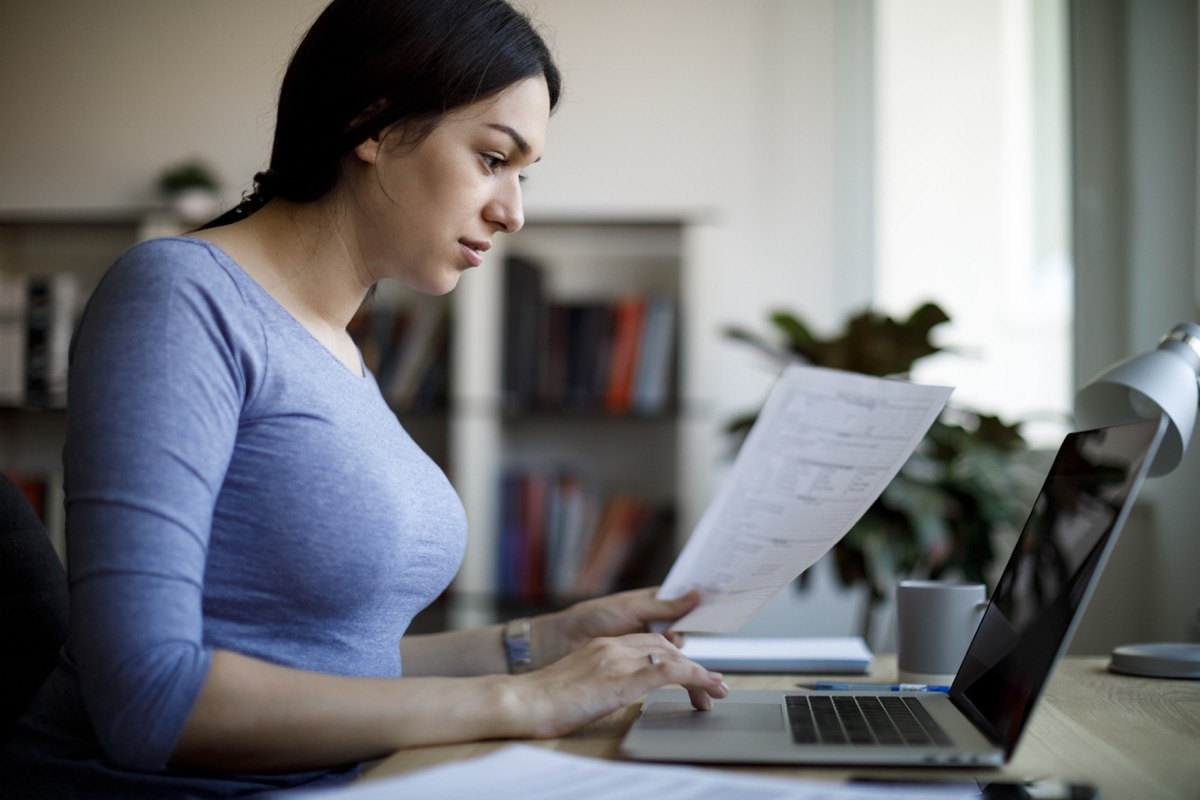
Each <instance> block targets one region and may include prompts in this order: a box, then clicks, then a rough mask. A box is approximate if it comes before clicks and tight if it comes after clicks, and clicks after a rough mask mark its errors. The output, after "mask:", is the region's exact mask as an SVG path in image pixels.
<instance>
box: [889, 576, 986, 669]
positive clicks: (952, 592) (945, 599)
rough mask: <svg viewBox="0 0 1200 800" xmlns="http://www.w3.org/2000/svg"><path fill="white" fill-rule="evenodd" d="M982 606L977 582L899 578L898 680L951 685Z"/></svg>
mask: <svg viewBox="0 0 1200 800" xmlns="http://www.w3.org/2000/svg"><path fill="white" fill-rule="evenodd" d="M985 608H987V588H986V587H985V586H984V585H983V584H982V583H956V582H952V581H900V584H899V585H898V586H897V587H896V665H897V667H898V668H899V673H900V674H899V679H900V682H901V683H927V684H936V685H943V684H949V683H952V682H953V680H954V675H955V673H956V672H958V668H959V666H960V665H961V664H962V660H963V654H964V653H966V652H967V646H968V645H969V644H970V643H971V638H972V637H973V636H974V635H975V629H976V628H978V627H979V620H980V619H981V618H982V617H983V610H984V609H985Z"/></svg>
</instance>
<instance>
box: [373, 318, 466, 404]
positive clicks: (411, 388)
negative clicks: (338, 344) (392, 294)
mask: <svg viewBox="0 0 1200 800" xmlns="http://www.w3.org/2000/svg"><path fill="white" fill-rule="evenodd" d="M447 317H448V314H447V306H446V303H445V302H441V301H439V300H434V299H431V300H429V301H428V302H422V303H418V304H415V305H412V306H403V307H401V306H396V305H393V304H390V303H378V304H374V303H368V304H366V305H364V307H363V308H362V309H360V310H359V312H358V314H357V315H355V317H354V319H353V321H352V322H351V323H350V327H349V331H350V335H351V336H352V337H353V338H354V341H355V343H356V344H357V345H358V348H359V350H360V351H361V352H362V356H363V362H364V364H365V365H366V367H367V369H369V370H371V372H372V373H373V374H374V375H375V379H376V381H377V382H378V383H379V389H380V391H381V392H382V393H383V396H384V397H385V398H386V399H387V401H388V404H389V405H391V406H392V408H394V409H396V410H399V411H430V410H435V409H442V408H445V407H446V404H447V387H448V385H449V383H448V380H449V370H450V344H449V339H450V325H449V320H448V318H447Z"/></svg>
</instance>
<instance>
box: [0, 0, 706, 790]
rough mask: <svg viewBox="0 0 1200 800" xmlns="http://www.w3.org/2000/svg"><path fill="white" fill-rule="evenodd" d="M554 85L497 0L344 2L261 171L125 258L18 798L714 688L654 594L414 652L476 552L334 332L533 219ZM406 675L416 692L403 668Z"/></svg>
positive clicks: (196, 783) (263, 768) (83, 395)
mask: <svg viewBox="0 0 1200 800" xmlns="http://www.w3.org/2000/svg"><path fill="white" fill-rule="evenodd" d="M558 95H559V73H558V71H557V69H556V68H555V66H554V64H553V62H552V60H551V57H550V55H549V53H548V51H547V48H546V46H545V44H544V42H543V41H542V39H541V38H540V37H539V35H538V34H537V33H536V32H535V30H534V29H533V28H532V26H531V25H530V23H529V22H528V21H527V20H526V19H525V18H524V17H523V16H522V15H520V14H519V13H517V12H516V11H514V10H513V9H512V8H511V7H510V6H509V5H508V4H507V3H505V2H504V1H503V0H334V2H333V3H332V4H331V5H329V6H328V7H327V8H326V9H325V11H324V12H323V13H322V14H321V15H320V17H319V18H318V19H317V20H316V22H315V23H314V25H313V26H312V28H311V30H310V31H309V32H308V34H307V35H306V36H305V38H304V39H303V41H302V42H301V44H300V45H299V47H298V49H297V50H296V53H295V55H294V57H293V59H292V62H291V64H290V66H289V68H288V71H287V73H286V75H285V77H284V81H283V85H282V88H281V93H280V99H279V113H278V120H277V126H276V131H275V141H274V146H273V150H272V155H271V162H270V168H269V169H268V170H267V171H266V172H264V173H260V174H259V175H258V176H256V191H255V193H254V195H252V196H251V198H250V199H249V200H247V201H246V202H245V203H243V204H242V205H241V206H239V207H238V208H237V209H235V210H234V211H233V212H231V214H229V215H227V216H226V217H225V218H223V219H221V220H218V221H217V222H216V223H215V224H214V225H212V226H209V227H206V228H205V229H204V230H202V231H199V232H197V233H195V234H193V235H191V236H184V237H177V238H172V239H163V240H157V241H151V242H147V243H143V244H141V245H138V246H136V247H134V248H132V249H131V250H130V251H129V252H127V253H126V254H125V255H123V256H122V257H121V258H120V259H119V260H118V261H117V262H116V264H114V265H113V267H112V268H111V269H110V270H109V272H108V273H107V275H106V276H105V278H104V280H103V281H102V283H101V285H100V286H99V287H98V289H97V290H96V292H95V293H94V295H93V296H92V298H91V300H90V302H89V305H88V308H87V310H86V312H85V314H84V317H83V319H82V321H81V323H80V328H79V330H78V333H77V336H76V340H75V342H74V345H73V349H72V367H71V380H70V398H69V408H70V412H69V418H68V432H67V444H66V448H65V450H64V455H63V458H64V466H65V485H66V493H67V500H66V502H67V515H68V516H67V520H68V521H67V527H68V538H69V543H70V544H69V546H70V564H71V593H72V598H71V599H72V602H71V638H70V641H69V644H68V645H67V647H66V649H65V653H64V657H63V658H62V660H61V663H60V664H59V666H58V667H57V669H56V670H55V672H54V673H53V674H52V675H51V677H50V678H49V679H48V680H47V682H46V684H45V685H44V686H43V688H42V691H41V692H40V693H39V695H38V696H37V698H35V700H34V703H33V705H32V707H31V709H30V711H29V712H28V713H27V714H26V716H25V718H24V720H23V721H22V723H21V725H20V727H19V729H18V731H17V733H16V735H15V736H14V738H13V739H12V740H11V741H10V742H9V744H8V745H7V747H6V749H5V750H4V751H3V754H2V755H0V795H3V796H5V797H8V796H12V797H38V798H52V797H71V796H74V797H121V798H133V797H146V796H188V797H192V796H205V797H209V796H212V797H217V796H231V795H235V794H237V795H241V794H246V793H253V792H255V791H264V790H271V789H278V788H281V787H292V786H298V785H317V784H322V783H327V782H331V781H338V780H345V779H347V778H348V777H350V776H352V775H353V774H355V765H356V764H357V763H358V762H361V761H363V760H365V759H370V758H373V757H377V756H381V755H385V754H387V753H388V752H390V751H393V750H396V749H398V748H402V747H408V746H413V745H423V744H435V743H441V742H453V741H462V740H471V739H486V738H507V737H540V736H555V735H559V734H564V733H566V732H568V731H571V730H572V729H574V728H576V727H578V726H580V725H583V724H585V723H587V722H589V721H591V720H594V719H597V718H598V717H600V716H602V715H604V714H606V713H608V712H610V711H612V710H614V709H616V708H618V707H620V706H622V705H624V704H627V703H629V702H632V701H633V700H636V699H637V698H638V697H639V696H640V695H642V694H643V693H644V692H646V691H648V690H650V689H653V688H656V687H658V686H661V685H664V684H667V683H679V684H682V685H684V686H685V687H687V688H688V690H689V692H690V694H691V696H692V700H693V704H694V705H695V706H696V707H697V708H701V709H703V708H707V707H709V706H710V705H711V702H712V701H711V698H712V697H722V696H724V695H725V694H726V693H727V691H728V690H727V688H726V687H725V685H724V684H723V683H722V680H721V676H720V675H718V674H715V673H710V672H708V671H706V670H704V669H702V668H701V667H700V666H698V665H696V664H694V663H692V662H690V661H688V660H687V659H685V658H683V657H682V656H681V655H680V653H679V651H678V650H677V649H676V648H675V646H674V644H673V643H672V641H670V640H668V639H667V638H665V637H663V636H661V635H658V634H652V633H648V632H647V630H648V629H649V626H650V625H651V623H653V622H656V621H667V620H671V619H675V618H677V617H679V616H680V615H682V614H683V613H686V612H687V611H688V610H690V609H691V608H692V607H693V606H694V605H695V603H696V599H695V598H694V597H693V598H688V599H685V600H682V601H676V602H660V601H657V600H655V599H654V595H653V590H645V591H635V592H628V593H623V594H619V595H614V596H611V597H608V598H602V599H598V600H593V601H589V602H584V603H581V604H578V605H576V606H573V607H571V608H568V609H566V610H565V611H562V612H559V613H556V614H550V615H546V616H542V617H537V618H534V619H532V620H528V621H521V622H519V623H518V624H516V625H513V626H508V627H507V628H505V627H501V626H494V627H490V628H485V629H480V630H467V631H454V632H447V633H442V634H435V635H429V636H406V637H404V638H401V636H402V634H403V633H404V631H405V629H406V627H407V626H408V624H409V622H410V621H411V620H412V618H413V616H414V615H415V614H416V613H417V612H418V611H420V610H421V609H422V608H424V607H425V606H426V605H428V604H429V603H430V602H431V601H432V600H433V599H435V598H436V597H437V596H438V595H439V594H440V593H441V591H442V590H443V589H444V588H445V587H446V586H447V585H448V583H449V581H450V580H451V578H452V576H453V575H454V573H455V571H456V570H457V568H458V566H459V563H460V561H461V558H462V555H463V551H464V547H465V539H466V524H465V519H464V514H463V509H462V506H461V504H460V503H459V501H458V498H457V496H456V495H455V493H454V491H453V489H452V488H451V487H450V485H449V484H448V482H447V481H446V479H445V477H444V475H443V474H442V473H441V472H440V471H439V470H438V468H437V467H436V466H435V465H434V464H433V463H432V461H431V460H430V459H429V458H428V457H427V456H425V454H423V453H422V452H421V451H420V450H419V449H418V448H417V446H416V445H415V444H414V443H413V441H412V440H411V439H410V438H409V437H408V435H407V434H406V433H405V432H404V430H403V429H402V428H401V427H400V425H399V424H398V422H397V421H396V418H395V416H394V415H393V414H392V412H391V411H390V410H389V409H388V407H387V405H386V403H385V402H384V401H383V399H382V397H381V396H380V393H379V389H378V386H377V385H376V384H375V381H374V379H373V377H372V376H371V375H370V374H369V373H366V372H365V370H364V369H363V364H362V359H361V356H360V354H359V352H358V350H357V349H356V348H355V346H354V344H353V342H352V341H351V339H350V337H349V335H348V334H347V332H346V326H347V324H348V323H349V321H350V319H351V317H352V316H353V315H354V313H355V311H356V310H357V309H358V307H359V306H360V305H361V303H362V302H363V299H364V297H365V296H366V295H367V294H368V293H369V291H370V289H371V287H372V286H374V285H375V284H376V283H378V282H379V281H381V280H385V279H391V280H398V281H401V282H402V283H404V284H406V285H408V286H410V287H412V288H414V289H417V290H419V291H422V292H426V293H429V294H440V293H444V292H448V291H450V290H451V289H453V288H454V286H455V284H456V282H457V281H458V278H459V276H460V275H461V274H462V273H463V272H464V271H465V270H467V269H472V268H475V267H479V266H481V265H482V264H483V263H484V261H485V257H486V253H487V250H488V249H489V248H490V247H491V246H492V243H493V242H494V240H495V238H496V236H497V235H499V234H503V233H512V232H514V231H516V230H518V229H519V228H520V227H521V225H522V223H523V213H522V205H521V190H520V179H521V171H522V170H523V169H524V168H525V167H527V166H528V165H530V164H532V163H533V162H535V161H537V160H538V159H539V158H540V157H541V155H542V150H543V146H544V143H545V135H546V125H547V121H548V118H549V115H550V113H551V110H552V109H553V108H554V106H555V104H556V102H557V100H558ZM402 674H403V677H401V675H402Z"/></svg>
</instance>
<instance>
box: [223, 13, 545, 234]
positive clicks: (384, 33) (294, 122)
mask: <svg viewBox="0 0 1200 800" xmlns="http://www.w3.org/2000/svg"><path fill="white" fill-rule="evenodd" d="M536 75H542V76H543V77H545V79H546V84H547V86H548V87H549V93H550V108H551V109H553V108H554V107H555V106H556V105H557V104H558V98H559V93H560V91H561V80H562V79H561V76H560V74H559V71H558V68H557V67H556V66H555V65H554V60H553V58H552V57H551V55H550V51H549V48H548V47H547V46H546V43H545V41H544V40H543V39H542V37H541V35H539V33H538V32H537V31H536V30H535V29H534V27H533V25H532V23H531V22H530V21H529V19H528V18H526V17H525V16H524V15H522V14H521V13H520V12H518V11H517V10H516V9H514V8H513V7H512V6H511V5H509V4H508V3H507V2H506V1H505V0H333V2H332V3H330V4H329V5H328V6H327V7H326V8H325V10H324V11H322V12H321V14H320V16H318V17H317V19H316V21H315V22H314V23H313V25H312V27H311V28H309V30H308V33H306V34H305V36H304V38H303V40H301V42H300V44H299V46H298V47H297V48H296V52H295V53H294V54H293V55H292V59H291V62H290V63H289V64H288V68H287V72H286V73H285V74H284V77H283V83H282V85H281V87H280V90H279V108H278V114H277V117H276V123H275V140H274V144H273V146H272V149H271V161H270V166H269V168H268V169H267V170H266V171H265V172H260V173H258V174H257V175H255V176H254V184H255V188H254V192H253V193H252V194H250V195H249V196H248V197H247V198H246V199H245V200H243V201H242V203H241V204H240V205H239V206H237V207H236V208H234V209H233V210H232V211H229V212H227V213H226V214H224V215H222V216H221V217H219V218H217V219H216V220H213V221H212V222H210V223H208V225H206V226H205V227H215V226H218V225H224V224H227V223H230V222H235V221H237V220H238V219H241V218H243V217H246V216H248V215H250V214H252V213H254V212H255V211H257V210H258V209H259V208H261V207H262V206H263V205H265V204H266V202H267V201H268V200H270V199H271V198H273V197H282V198H284V199H286V200H291V201H294V202H308V201H312V200H317V199H320V198H321V197H324V196H325V195H326V194H327V193H328V192H329V191H330V190H332V189H333V188H334V186H335V185H336V183H337V178H338V174H339V170H340V167H341V163H342V160H343V158H344V157H345V155H346V154H347V153H349V152H350V151H351V150H353V149H354V148H355V147H356V146H357V145H358V144H359V143H361V142H363V141H365V140H366V139H369V138H370V137H372V136H375V135H376V134H378V133H379V132H380V131H382V130H383V129H384V128H386V127H388V126H389V125H392V124H394V123H398V122H402V123H404V124H405V134H406V139H407V141H408V142H410V143H414V144H415V143H416V142H419V141H420V140H421V139H422V138H424V137H425V136H426V135H428V134H429V132H430V131H432V130H433V128H434V127H435V126H436V125H437V123H438V121H439V120H440V119H441V118H442V117H443V115H445V114H446V113H447V112H449V111H453V110H454V109H456V108H460V107H462V106H466V105H470V104H471V103H474V102H476V101H478V100H481V99H483V98H486V97H489V96H491V95H493V94H496V93H498V92H500V91H502V90H503V89H506V88H508V87H509V86H511V85H513V84H514V83H517V82H518V81H520V80H522V79H524V78H531V77H534V76H536Z"/></svg>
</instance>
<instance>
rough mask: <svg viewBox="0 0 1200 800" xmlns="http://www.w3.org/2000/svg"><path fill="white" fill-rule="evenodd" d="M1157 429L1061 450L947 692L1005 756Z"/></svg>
mask: <svg viewBox="0 0 1200 800" xmlns="http://www.w3.org/2000/svg"><path fill="white" fill-rule="evenodd" d="M1163 427H1164V423H1163V422H1162V420H1148V421H1145V422H1135V423H1131V424H1128V425H1116V426H1112V427H1107V428H1102V429H1098V430H1090V431H1080V432H1076V433H1071V434H1068V435H1067V437H1066V438H1065V439H1064V440H1063V444H1062V447H1061V448H1059V451H1058V455H1057V456H1056V457H1055V459H1054V463H1053V465H1052V466H1051V468H1050V473H1049V475H1048V476H1047V477H1046V481H1045V483H1044V484H1043V485H1042V489H1041V492H1040V493H1039V494H1038V497H1037V499H1036V500H1035V501H1034V505H1033V510H1032V511H1031V512H1030V514H1029V518H1028V520H1027V521H1026V523H1025V528H1024V530H1023V531H1022V532H1021V535H1020V537H1019V538H1018V539H1017V543H1016V546H1015V547H1014V548H1013V554H1012V556H1011V558H1010V559H1009V562H1008V565H1007V566H1006V567H1005V569H1004V574H1003V575H1002V576H1001V577H1000V580H999V582H998V583H997V584H996V589H995V591H994V592H993V593H992V600H991V603H990V604H989V606H988V608H987V610H986V611H985V612H984V615H983V618H982V620H981V621H980V623H979V629H978V631H977V632H976V634H975V639H974V641H972V642H971V646H970V647H969V648H968V650H967V653H966V656H965V657H964V660H963V664H962V667H961V668H960V669H959V671H958V675H957V677H956V678H955V680H954V685H953V687H952V688H951V692H950V694H951V699H952V700H954V702H955V704H956V705H958V706H959V707H960V708H962V709H963V710H964V711H965V712H966V713H967V714H968V715H969V716H970V717H971V718H973V719H975V721H976V722H977V723H982V724H983V725H984V726H985V727H990V728H991V730H990V731H987V733H988V734H989V735H990V736H992V737H993V739H994V740H995V741H997V742H1002V743H1004V744H1005V746H1006V748H1007V754H1008V755H1011V753H1012V751H1013V749H1015V747H1016V745H1017V740H1018V739H1019V738H1020V735H1021V731H1022V729H1023V728H1024V726H1025V723H1026V721H1027V720H1028V717H1029V714H1030V712H1032V710H1033V707H1034V705H1035V703H1036V702H1037V700H1038V697H1039V696H1040V695H1041V692H1042V689H1043V687H1044V685H1045V683H1046V680H1047V678H1049V676H1050V672H1051V670H1052V669H1053V668H1054V665H1055V663H1057V661H1058V658H1059V656H1060V655H1061V654H1062V652H1063V651H1064V649H1065V647H1066V645H1067V642H1068V641H1069V639H1070V636H1071V634H1072V633H1073V632H1074V628H1075V624H1076V623H1077V621H1078V619H1079V617H1080V616H1081V615H1082V614H1081V612H1082V608H1083V605H1084V604H1085V603H1086V602H1087V599H1088V597H1089V596H1090V594H1091V589H1092V587H1093V586H1094V585H1095V583H1096V580H1097V578H1098V577H1099V571H1100V569H1101V567H1102V566H1103V563H1104V561H1105V559H1106V558H1107V557H1108V552H1109V550H1110V549H1111V546H1112V544H1113V543H1114V542H1115V539H1116V535H1115V534H1116V531H1117V530H1119V528H1120V525H1121V524H1123V523H1124V519H1125V516H1126V514H1127V512H1128V508H1129V506H1131V505H1132V503H1133V499H1134V497H1135V496H1136V494H1137V488H1138V486H1139V485H1140V483H1141V480H1142V478H1143V477H1144V475H1145V472H1146V469H1147V467H1148V464H1147V462H1148V461H1149V460H1150V456H1151V455H1152V453H1153V451H1154V450H1156V449H1157V445H1158V442H1159V441H1160V439H1161V430H1162V429H1163ZM964 700H965V701H966V702H965V703H964V702H963V701H964ZM972 707H973V708H972Z"/></svg>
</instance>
